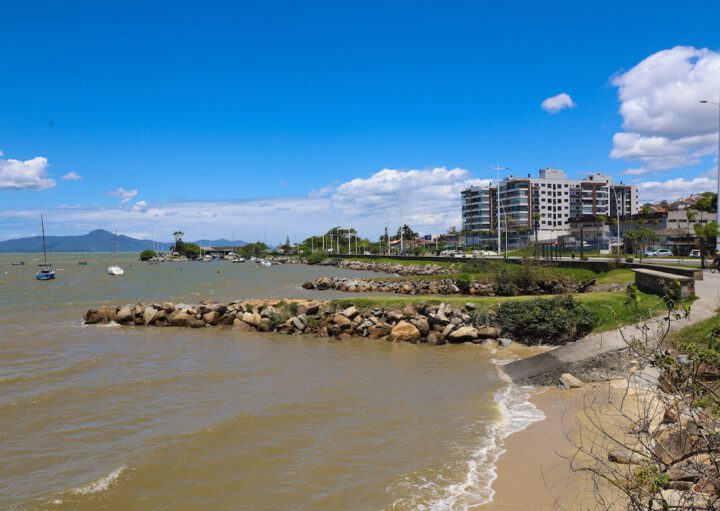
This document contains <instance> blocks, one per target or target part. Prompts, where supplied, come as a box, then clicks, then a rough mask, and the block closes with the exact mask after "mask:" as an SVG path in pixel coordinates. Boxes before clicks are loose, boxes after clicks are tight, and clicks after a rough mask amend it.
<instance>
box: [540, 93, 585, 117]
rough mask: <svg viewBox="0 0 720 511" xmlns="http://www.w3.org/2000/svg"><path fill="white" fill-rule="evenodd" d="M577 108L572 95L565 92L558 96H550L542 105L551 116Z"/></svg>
mask: <svg viewBox="0 0 720 511" xmlns="http://www.w3.org/2000/svg"><path fill="white" fill-rule="evenodd" d="M575 106H576V105H575V103H574V102H573V100H572V98H571V97H570V95H569V94H566V93H564V92H562V93H560V94H558V95H557V96H550V97H549V98H546V99H545V100H544V101H543V102H542V103H541V104H540V108H542V109H543V110H545V111H546V112H550V113H551V114H556V113H558V112H559V111H560V110H563V109H564V108H575Z"/></svg>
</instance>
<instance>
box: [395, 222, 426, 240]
mask: <svg viewBox="0 0 720 511" xmlns="http://www.w3.org/2000/svg"><path fill="white" fill-rule="evenodd" d="M400 229H401V228H400V227H398V230H397V233H396V234H395V236H393V237H392V239H393V240H399V239H400ZM402 235H403V239H404V240H416V239H418V238H419V237H420V235H419V234H418V233H416V232H415V231H413V230H412V229H411V228H410V227H409V226H408V225H407V224H405V225H403V226H402Z"/></svg>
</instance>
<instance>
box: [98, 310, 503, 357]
mask: <svg viewBox="0 0 720 511" xmlns="http://www.w3.org/2000/svg"><path fill="white" fill-rule="evenodd" d="M475 309H476V306H475V305H474V304H472V303H468V304H465V305H464V306H462V307H458V306H453V305H451V304H446V303H442V304H439V305H431V304H419V305H417V306H415V305H405V306H404V307H402V308H398V309H392V308H386V307H372V308H369V309H365V310H360V309H358V308H357V307H355V306H349V307H343V306H340V305H338V304H334V303H332V302H305V301H295V302H286V301H257V300H254V301H245V302H240V301H235V302H230V303H228V304H221V303H211V302H201V303H200V304H197V305H189V304H184V303H178V304H175V303H170V302H163V303H158V302H153V303H138V304H127V305H121V306H115V307H113V306H101V307H99V308H97V309H89V310H88V311H87V313H86V314H85V324H88V325H93V324H102V323H110V322H115V323H119V324H121V325H127V326H134V327H186V328H228V329H230V328H232V329H235V330H243V331H258V332H277V333H284V334H290V335H300V334H312V335H317V336H321V337H334V338H336V339H340V340H344V339H350V338H353V337H360V338H368V339H386V340H388V341H396V342H410V343H422V342H426V343H429V344H433V345H442V344H446V343H461V342H474V343H487V344H492V345H493V346H495V345H498V346H508V345H509V344H510V343H511V342H512V340H511V339H509V338H507V337H506V338H503V337H501V333H502V332H501V329H500V328H499V327H497V326H494V325H491V324H485V323H484V322H483V321H482V319H481V318H482V315H481V314H477V313H476V310H475Z"/></svg>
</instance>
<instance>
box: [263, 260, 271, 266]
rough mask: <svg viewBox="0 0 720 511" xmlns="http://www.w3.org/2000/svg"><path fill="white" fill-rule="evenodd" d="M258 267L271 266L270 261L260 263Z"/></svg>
mask: <svg viewBox="0 0 720 511" xmlns="http://www.w3.org/2000/svg"><path fill="white" fill-rule="evenodd" d="M260 266H272V263H271V262H270V261H260Z"/></svg>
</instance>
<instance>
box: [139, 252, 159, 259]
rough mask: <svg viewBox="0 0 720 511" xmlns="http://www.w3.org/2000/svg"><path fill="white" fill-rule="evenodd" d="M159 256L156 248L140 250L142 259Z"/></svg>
mask: <svg viewBox="0 0 720 511" xmlns="http://www.w3.org/2000/svg"><path fill="white" fill-rule="evenodd" d="M155 257H157V252H155V251H154V250H149V249H148V250H143V251H142V252H140V260H141V261H149V260H150V259H153V258H155Z"/></svg>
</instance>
